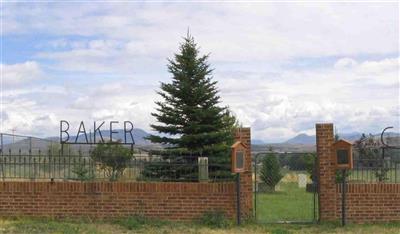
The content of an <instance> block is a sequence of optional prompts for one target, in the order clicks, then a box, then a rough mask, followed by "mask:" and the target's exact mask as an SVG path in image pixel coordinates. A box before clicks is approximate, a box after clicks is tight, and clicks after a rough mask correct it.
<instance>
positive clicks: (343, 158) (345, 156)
mask: <svg viewBox="0 0 400 234" xmlns="http://www.w3.org/2000/svg"><path fill="white" fill-rule="evenodd" d="M336 157H337V164H348V163H349V151H348V150H345V149H339V150H337V151H336Z"/></svg>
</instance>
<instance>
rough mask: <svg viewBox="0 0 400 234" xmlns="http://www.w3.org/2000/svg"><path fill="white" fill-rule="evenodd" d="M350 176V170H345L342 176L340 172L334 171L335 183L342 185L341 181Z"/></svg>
mask: <svg viewBox="0 0 400 234" xmlns="http://www.w3.org/2000/svg"><path fill="white" fill-rule="evenodd" d="M350 175H351V171H350V170H346V172H345V173H344V176H343V171H342V170H336V174H335V181H336V183H342V182H343V180H344V179H347V178H349V176H350Z"/></svg>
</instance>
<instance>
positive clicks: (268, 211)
mask: <svg viewBox="0 0 400 234" xmlns="http://www.w3.org/2000/svg"><path fill="white" fill-rule="evenodd" d="M313 201H314V194H313V193H308V192H306V189H305V188H299V187H298V185H297V183H294V182H288V183H280V184H279V189H278V190H277V191H276V192H273V193H258V194H257V200H256V205H257V208H256V212H257V220H258V221H259V222H279V221H308V222H310V221H313V216H314V212H313V209H314V208H313V207H314V206H313ZM316 203H317V202H316Z"/></svg>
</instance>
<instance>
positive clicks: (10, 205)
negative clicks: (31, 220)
mask: <svg viewBox="0 0 400 234" xmlns="http://www.w3.org/2000/svg"><path fill="white" fill-rule="evenodd" d="M235 138H236V140H241V141H242V142H243V143H244V144H245V145H246V146H247V149H246V158H245V162H246V164H245V165H246V166H245V172H243V173H241V175H240V177H241V180H240V190H241V194H240V197H241V211H242V216H243V217H248V216H250V215H251V214H252V207H253V199H252V198H253V196H252V172H251V144H250V128H242V129H238V130H237V132H236V133H235ZM236 197H237V196H236V183H235V182H234V181H231V182H219V183H189V182H188V183H164V182H163V183H144V182H143V183H142V182H54V183H51V182H33V181H30V182H12V181H7V182H2V183H0V216H3V217H4V216H8V217H9V216H34V217H73V218H76V217H89V218H95V219H103V218H118V217H127V216H132V215H135V214H140V215H144V216H146V217H155V218H160V219H166V220H193V219H196V218H198V217H199V216H201V215H202V214H203V213H204V212H206V211H213V210H222V211H225V212H226V214H227V215H228V216H229V217H231V218H234V217H236V208H237V207H236Z"/></svg>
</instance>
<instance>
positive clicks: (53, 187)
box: [0, 181, 235, 194]
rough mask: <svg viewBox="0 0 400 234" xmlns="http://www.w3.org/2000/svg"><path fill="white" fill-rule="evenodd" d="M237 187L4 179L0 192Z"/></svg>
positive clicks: (225, 188) (226, 189) (227, 185)
mask: <svg viewBox="0 0 400 234" xmlns="http://www.w3.org/2000/svg"><path fill="white" fill-rule="evenodd" d="M234 191H235V182H233V181H228V182H215V183H208V182H79V181H65V182H64V181H63V182H35V181H28V182H27V181H4V182H0V192H32V193H35V192H53V193H54V192H56V193H63V192H83V193H97V192H98V193H100V192H117V193H132V192H146V193H148V192H153V193H167V192H183V193H185V192H188V193H228V194H232V193H233V192H234Z"/></svg>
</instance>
